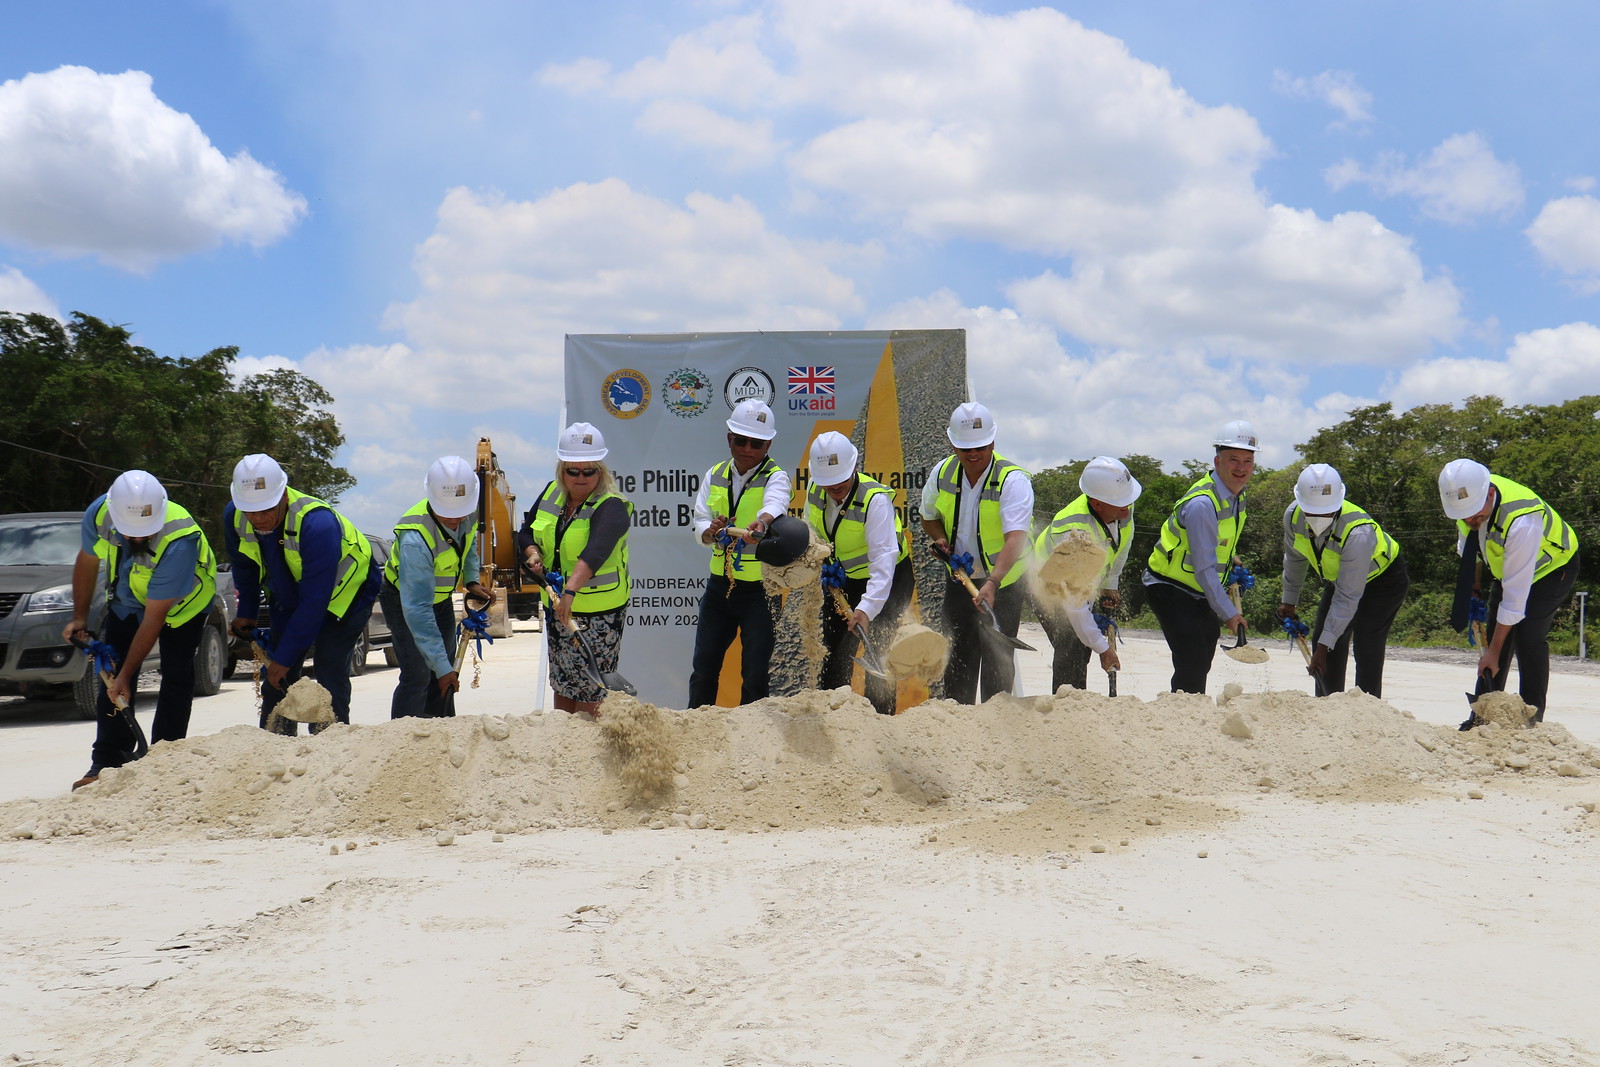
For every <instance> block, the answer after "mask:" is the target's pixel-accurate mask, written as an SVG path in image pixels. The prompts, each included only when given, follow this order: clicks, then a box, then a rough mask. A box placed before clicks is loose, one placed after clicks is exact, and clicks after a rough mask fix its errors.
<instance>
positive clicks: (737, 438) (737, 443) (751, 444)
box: [728, 433, 767, 448]
mask: <svg viewBox="0 0 1600 1067" xmlns="http://www.w3.org/2000/svg"><path fill="white" fill-rule="evenodd" d="M728 443H729V444H730V445H733V446H734V447H735V448H760V447H761V446H762V445H764V444H767V442H766V441H764V440H763V439H761V438H759V437H746V436H745V435H744V434H742V433H730V434H729V435H728Z"/></svg>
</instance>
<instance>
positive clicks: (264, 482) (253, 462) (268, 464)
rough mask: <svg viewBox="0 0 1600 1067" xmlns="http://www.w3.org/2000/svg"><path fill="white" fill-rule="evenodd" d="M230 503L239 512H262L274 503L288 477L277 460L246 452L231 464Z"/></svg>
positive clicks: (280, 497) (275, 503)
mask: <svg viewBox="0 0 1600 1067" xmlns="http://www.w3.org/2000/svg"><path fill="white" fill-rule="evenodd" d="M229 488H230V489H231V490H232V492H233V506H234V507H236V508H238V509H239V510H240V511H266V510H267V509H268V508H275V507H277V506H278V501H280V500H282V499H283V491H284V490H285V489H287V488H289V476H288V475H287V474H285V473H283V468H282V467H280V466H278V461H277V460H275V459H273V458H272V457H271V456H269V455H266V454H265V453H262V452H257V453H255V454H254V455H249V456H246V457H244V458H243V459H241V460H240V461H239V462H238V463H236V464H234V466H233V484H232V485H231V486H229Z"/></svg>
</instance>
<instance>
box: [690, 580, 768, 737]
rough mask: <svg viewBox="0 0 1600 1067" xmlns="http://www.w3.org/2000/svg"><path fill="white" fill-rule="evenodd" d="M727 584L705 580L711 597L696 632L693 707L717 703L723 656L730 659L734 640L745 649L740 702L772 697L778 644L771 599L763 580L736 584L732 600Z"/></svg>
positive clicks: (706, 597) (702, 605) (703, 603)
mask: <svg viewBox="0 0 1600 1067" xmlns="http://www.w3.org/2000/svg"><path fill="white" fill-rule="evenodd" d="M728 585H729V582H728V579H727V578H725V577H724V576H722V575H720V574H713V575H711V576H710V577H709V578H707V579H706V592H705V595H704V596H702V597H701V598H700V621H699V623H698V624H697V625H696V626H695V629H694V659H693V660H692V662H691V664H690V668H689V707H691V708H698V707H701V706H703V705H706V704H715V703H716V702H717V680H718V678H719V677H720V676H721V674H722V657H723V656H725V655H727V653H728V646H729V645H732V644H733V639H734V637H735V636H737V637H738V638H739V642H740V648H741V649H742V652H741V655H740V661H739V668H740V678H741V685H740V688H739V703H741V704H749V703H751V702H752V701H756V700H761V699H762V698H764V697H765V696H766V695H767V691H768V673H769V671H770V669H771V666H772V649H773V646H774V645H775V644H776V640H777V639H776V638H775V637H774V635H773V628H772V602H771V599H770V598H769V597H768V596H767V590H766V586H764V585H762V583H761V582H760V581H753V582H751V581H738V580H735V581H734V582H733V583H732V585H733V592H732V594H731V595H730V594H729V592H728Z"/></svg>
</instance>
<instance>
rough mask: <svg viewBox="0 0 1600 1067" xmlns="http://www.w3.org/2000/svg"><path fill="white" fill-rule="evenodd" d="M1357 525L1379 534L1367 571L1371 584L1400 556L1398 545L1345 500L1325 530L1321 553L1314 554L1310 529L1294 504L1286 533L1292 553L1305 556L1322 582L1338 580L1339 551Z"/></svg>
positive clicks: (1371, 519) (1371, 520)
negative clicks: (1292, 539)
mask: <svg viewBox="0 0 1600 1067" xmlns="http://www.w3.org/2000/svg"><path fill="white" fill-rule="evenodd" d="M1360 526H1371V527H1372V530H1373V532H1374V533H1376V534H1377V535H1378V544H1377V547H1375V548H1374V549H1373V551H1372V565H1371V566H1370V567H1368V568H1367V581H1369V582H1370V581H1371V580H1372V579H1374V578H1376V577H1377V576H1378V575H1380V574H1382V573H1383V572H1384V571H1386V570H1388V569H1389V565H1390V564H1391V563H1393V562H1394V561H1395V560H1396V559H1397V558H1398V557H1399V555H1400V545H1399V544H1398V543H1396V541H1395V539H1394V538H1392V537H1390V536H1389V535H1388V534H1387V533H1385V532H1384V529H1383V527H1382V526H1379V525H1378V521H1377V520H1376V519H1374V518H1373V517H1372V516H1371V515H1368V514H1367V513H1366V512H1365V511H1362V510H1361V509H1360V508H1358V507H1356V506H1355V505H1354V504H1352V503H1350V501H1348V500H1346V501H1345V502H1344V505H1343V506H1342V507H1341V508H1340V509H1339V517H1338V518H1336V519H1334V520H1333V525H1332V526H1330V527H1328V539H1327V541H1325V542H1323V545H1322V550H1321V551H1320V552H1318V551H1317V549H1316V547H1315V541H1314V540H1313V535H1312V532H1311V526H1310V524H1309V523H1307V522H1306V515H1305V512H1303V511H1302V510H1300V505H1298V504H1296V505H1295V508H1294V511H1293V512H1292V513H1291V514H1290V515H1289V532H1290V533H1292V534H1293V535H1294V550H1295V551H1296V552H1298V553H1300V554H1301V555H1302V556H1304V557H1305V558H1306V560H1307V562H1309V563H1310V564H1311V566H1312V567H1314V568H1316V571H1317V573H1318V574H1320V575H1322V577H1323V579H1324V580H1325V581H1329V582H1332V581H1336V580H1337V579H1338V577H1339V551H1340V549H1341V548H1343V547H1344V542H1345V538H1346V537H1347V536H1348V535H1349V533H1350V531H1351V530H1354V529H1356V528H1357V527H1360Z"/></svg>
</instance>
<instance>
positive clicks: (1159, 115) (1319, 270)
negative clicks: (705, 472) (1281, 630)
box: [0, 0, 1600, 529]
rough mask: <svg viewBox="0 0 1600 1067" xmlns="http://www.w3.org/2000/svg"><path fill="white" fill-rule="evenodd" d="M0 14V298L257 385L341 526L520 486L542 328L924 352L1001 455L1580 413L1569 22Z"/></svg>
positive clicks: (1020, 9) (1591, 167) (1579, 172)
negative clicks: (286, 378) (502, 476)
mask: <svg viewBox="0 0 1600 1067" xmlns="http://www.w3.org/2000/svg"><path fill="white" fill-rule="evenodd" d="M6 21H7V32H6V33H5V34H4V35H3V36H0V307H3V308H7V309H10V310H19V311H44V312H48V313H51V314H58V315H61V314H65V313H67V312H70V311H74V310H79V311H84V312H87V313H89V314H92V315H96V316H98V317H100V318H103V319H107V320H110V321H114V322H119V323H124V324H128V325H129V326H131V327H132V328H133V329H134V330H135V331H136V333H137V336H138V339H139V341H140V342H141V343H143V344H145V345H148V346H149V347H151V348H153V349H155V350H156V351H157V352H160V353H161V354H163V355H172V356H176V355H198V354H199V353H201V352H204V351H207V350H209V349H211V348H213V347H217V346H221V345H237V346H239V348H240V350H241V353H242V356H243V359H242V361H241V365H242V366H243V368H244V369H246V370H253V369H259V368H263V367H270V366H279V365H289V364H292V365H294V366H297V367H300V368H301V369H303V370H305V371H306V372H307V373H309V374H311V375H312V376H313V377H315V378H317V379H318V380H319V381H321V382H322V383H323V384H324V385H326V386H327V387H328V388H329V389H330V390H331V391H332V392H333V393H334V395H335V397H336V406H335V410H336V413H337V414H338V415H339V417H340V420H341V423H342V424H343V425H344V427H345V430H346V433H347V434H348V435H349V438H350V445H349V446H348V447H347V448H346V450H345V452H344V454H343V456H342V461H343V462H344V463H345V464H346V466H348V467H349V468H350V469H351V471H352V472H353V473H354V474H355V475H356V476H357V477H358V479H359V485H358V486H357V488H356V489H355V490H353V491H352V492H351V493H350V494H348V495H347V496H346V498H345V507H346V509H347V510H348V511H349V512H350V513H351V514H352V516H353V517H355V518H356V519H357V521H359V522H360V523H361V524H362V525H364V526H366V527H368V528H372V529H381V528H383V527H385V526H387V525H388V524H389V522H390V520H391V519H392V517H393V515H394V514H397V513H398V511H399V510H402V509H403V508H404V507H405V506H406V505H408V504H409V503H410V502H412V501H413V500H414V499H415V498H416V496H417V488H418V482H419V480H420V477H421V473H422V472H423V471H424V470H425V468H426V466H427V464H428V463H429V462H430V461H431V460H432V459H433V458H434V457H435V456H437V455H439V454H443V453H447V452H458V453H461V454H464V455H471V451H472V448H473V446H474V443H475V441H476V439H477V437H478V436H479V435H480V434H488V435H490V436H492V437H493V438H494V440H495V443H496V445H497V448H498V450H499V452H500V454H501V457H502V460H503V461H504V462H505V463H506V465H507V467H508V469H509V470H510V472H511V474H512V477H513V487H514V488H515V489H516V490H517V491H518V492H519V495H531V494H532V493H533V492H535V491H536V490H537V488H538V486H539V485H540V484H543V479H544V477H545V475H546V472H547V471H548V469H549V466H550V464H551V463H552V462H553V452H552V447H551V446H552V444H553V438H554V431H555V428H556V422H557V419H558V417H559V409H560V403H561V395H560V393H561V372H560V365H561V351H562V336H563V334H565V333H569V332H570V333H611V332H675V331H703V330H744V329H767V330H781V329H862V328H870V329H880V328H935V327H939V328H943V327H963V328H965V329H967V331H968V358H969V365H970V369H971V376H972V379H973V384H974V388H975V390H976V392H977V394H978V397H979V399H982V400H984V401H985V402H986V403H988V404H990V405H991V406H992V407H994V408H995V409H996V412H997V415H998V417H999V425H1000V441H999V444H1000V447H1001V449H1002V451H1005V452H1006V453H1007V454H1009V455H1011V456H1012V457H1013V458H1015V459H1018V460H1020V461H1022V462H1024V463H1026V464H1028V465H1029V466H1031V467H1033V468H1035V469H1038V468H1040V467H1044V466H1050V465H1054V464H1057V463H1060V462H1064V461H1066V460H1069V459H1073V458H1086V457H1088V456H1091V455H1094V454H1096V453H1102V452H1104V453H1111V454H1127V453H1134V452H1140V453H1146V454H1150V455H1154V456H1157V457H1159V458H1162V459H1164V460H1167V461H1168V462H1170V463H1173V464H1176V463H1177V462H1178V461H1179V460H1181V459H1182V458H1185V457H1188V456H1195V455H1201V454H1203V453H1204V452H1205V451H1206V450H1207V447H1206V446H1207V444H1208V442H1209V440H1210V437H1211V435H1212V434H1213V433H1214V431H1215V429H1216V428H1217V426H1219V425H1220V424H1221V423H1222V422H1223V421H1225V420H1226V419H1228V418H1231V417H1234V416H1236V415H1242V416H1245V417H1248V418H1251V419H1252V420H1254V421H1255V423H1256V425H1257V428H1258V430H1259V432H1260V434H1261V436H1262V437H1263V439H1264V441H1265V442H1266V444H1267V446H1268V447H1267V450H1266V452H1265V454H1264V457H1263V459H1264V461H1265V462H1267V463H1269V464H1271V465H1280V464H1283V463H1287V462H1289V461H1291V460H1292V459H1294V452H1293V445H1294V443H1295V442H1297V441H1303V440H1305V439H1306V438H1307V437H1309V436H1310V434H1311V433H1312V432H1313V431H1314V430H1315V429H1317V428H1319V427H1321V426H1324V425H1327V424H1329V423H1331V422H1335V421H1338V420H1339V419H1340V418H1342V417H1343V415H1344V412H1345V411H1346V410H1348V409H1349V408H1351V407H1353V406H1356V405H1359V404H1368V403H1374V402H1378V401H1392V402H1393V403H1395V404H1396V405H1397V406H1398V407H1401V408H1405V407H1409V406H1412V405H1414V404H1417V403H1426V402H1448V401H1453V400H1459V399H1461V398H1463V397H1465V396H1467V395H1470V394H1472V393H1496V394H1498V395H1502V396H1504V397H1505V399H1506V400H1507V401H1508V402H1509V403H1516V404H1522V403H1551V402H1556V401H1559V400H1561V399H1564V398H1566V397H1568V396H1574V395H1579V394H1582V393H1587V392H1597V391H1600V329H1597V328H1596V327H1595V326H1594V325H1592V323H1595V322H1596V321H1600V320H1597V316H1600V310H1597V307H1596V299H1597V293H1600V190H1597V188H1596V178H1600V160H1597V159H1596V151H1597V149H1596V141H1595V138H1594V136H1593V131H1594V130H1595V129H1596V128H1597V127H1600V122H1597V120H1600V114H1597V111H1600V103H1597V99H1600V94H1597V93H1596V92H1595V87H1596V86H1595V81H1596V79H1595V78H1594V76H1593V74H1592V73H1591V74H1585V73H1584V71H1586V70H1592V67H1593V59H1592V56H1591V55H1590V54H1589V49H1590V46H1591V45H1592V43H1593V42H1594V41H1595V40H1597V39H1600V34H1597V32H1596V31H1597V30H1600V9H1597V8H1596V6H1595V5H1592V4H1586V3H1578V2H1570V3H1554V2H1538V0H1533V2H1527V3H1522V4H1517V5H1510V4H1503V3H1482V2H1479V3H1474V2H1465V3H1463V2H1459V0H1458V2H1454V3H1443V2H1418V3H1407V4H1392V3H1389V4H1383V5H1379V4H1376V3H1365V2H1352V3H1341V4H1337V5H1335V4H1316V5H1312V4H1284V3H1278V2H1272V3H1268V2H1254V3H1248V2H1228V0H1220V2H1208V3H1203V4H1202V3H1198V2H1178V0H1167V2H1154V3H1129V2H1115V3H1113V2H1108V0H1096V2H1083V3H1058V4H1054V5H1051V6H1048V7H1035V8H1029V7H1025V6H1022V5H1014V4H1008V3H997V2H979V3H967V4H963V3H954V2H945V0H915V2H913V0H849V2H844V0H840V2H833V3H829V2H819V0H809V2H800V0H788V2H783V0H777V2H771V3H753V2H752V3H739V2H732V0H728V2H722V0H715V2H713V0H704V2H684V3H665V2H661V3H654V2H639V3H600V4H596V5H591V6H590V7H589V8H587V9H584V8H581V7H580V6H579V5H572V4H556V3H535V2H521V3H484V2H476V0H461V2H458V3H454V4H450V5H442V4H437V3H404V2H401V3H396V2H382V3H378V2H371V3H369V2H348V3H325V2H317V3H312V2H298V0H295V2H285V3H242V2H241V3H221V2H204V0H194V2H185V3H179V2H158V3H149V4H140V5H129V4H126V3H123V2H115V3H113V2H104V3H80V2H73V0H61V2H57V3H53V4H9V5H7V10H6ZM107 461H108V462H112V463H114V462H115V458H114V457H107Z"/></svg>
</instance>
